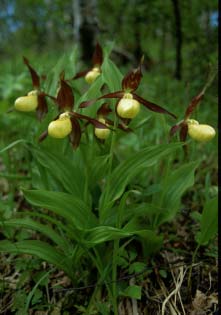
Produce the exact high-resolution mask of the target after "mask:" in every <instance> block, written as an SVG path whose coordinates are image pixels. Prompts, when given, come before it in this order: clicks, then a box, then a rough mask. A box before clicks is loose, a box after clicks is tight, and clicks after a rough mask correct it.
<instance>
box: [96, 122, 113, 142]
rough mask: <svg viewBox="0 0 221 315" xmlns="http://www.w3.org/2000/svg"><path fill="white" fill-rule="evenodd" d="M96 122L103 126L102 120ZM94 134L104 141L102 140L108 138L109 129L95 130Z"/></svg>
mask: <svg viewBox="0 0 221 315" xmlns="http://www.w3.org/2000/svg"><path fill="white" fill-rule="evenodd" d="M98 121H99V122H101V123H103V124H105V119H104V118H99V119H98ZM94 133H95V135H96V137H97V138H98V139H101V140H104V139H107V138H108V137H109V135H110V129H108V128H106V129H105V128H103V129H101V128H95V129H94Z"/></svg>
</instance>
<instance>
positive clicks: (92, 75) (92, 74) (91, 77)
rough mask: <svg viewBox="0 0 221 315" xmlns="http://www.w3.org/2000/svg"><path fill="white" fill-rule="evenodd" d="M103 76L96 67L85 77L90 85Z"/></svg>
mask: <svg viewBox="0 0 221 315" xmlns="http://www.w3.org/2000/svg"><path fill="white" fill-rule="evenodd" d="M100 74H101V72H100V69H99V68H97V67H94V68H93V69H92V70H90V71H89V72H88V73H87V74H86V76H85V81H86V82H87V83H88V84H92V83H93V82H94V81H95V79H96V78H97V77H98V76H99V75H100Z"/></svg>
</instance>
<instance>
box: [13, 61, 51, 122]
mask: <svg viewBox="0 0 221 315" xmlns="http://www.w3.org/2000/svg"><path fill="white" fill-rule="evenodd" d="M23 61H24V63H25V65H26V66H27V67H28V69H29V72H30V75H31V79H32V86H33V90H32V91H30V92H28V94H27V95H26V96H21V97H19V98H17V99H16V100H15V109H16V110H18V111H21V112H31V111H36V113H37V118H38V119H39V120H42V118H43V117H44V116H45V115H46V113H47V112H48V107H47V102H46V98H45V97H46V94H45V93H44V92H43V91H41V89H40V76H39V75H38V74H37V72H36V71H35V69H34V68H33V67H32V66H31V65H30V63H29V61H28V59H27V58H25V57H23ZM41 79H45V77H44V76H41Z"/></svg>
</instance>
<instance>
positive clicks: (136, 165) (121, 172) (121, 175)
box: [100, 143, 182, 217]
mask: <svg viewBox="0 0 221 315" xmlns="http://www.w3.org/2000/svg"><path fill="white" fill-rule="evenodd" d="M181 145H182V144H181V143H173V144H166V145H154V146H149V147H147V148H145V149H143V150H141V151H139V152H136V153H134V154H133V155H132V156H130V157H129V158H128V159H127V160H125V161H123V162H121V163H120V164H119V166H117V167H116V168H115V169H114V170H113V172H112V174H111V176H110V189H109V190H108V191H105V190H104V193H103V194H102V196H101V199H100V205H101V207H102V208H103V209H106V210H107V209H108V208H109V207H110V206H111V205H112V204H113V202H114V201H115V200H117V199H118V198H120V196H121V195H122V194H123V192H124V190H125V187H126V186H127V185H128V183H130V181H131V180H132V179H133V178H134V177H135V176H136V175H137V174H139V173H140V172H141V171H142V170H144V169H146V168H148V167H150V166H153V165H154V164H156V163H157V162H158V161H159V160H160V159H162V158H163V157H164V156H166V155H168V154H170V153H171V152H172V151H175V150H177V149H178V148H180V147H181ZM104 203H105V205H104ZM106 210H104V212H105V211H106ZM104 217H106V215H104Z"/></svg>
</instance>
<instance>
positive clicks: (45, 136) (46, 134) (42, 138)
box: [38, 130, 48, 142]
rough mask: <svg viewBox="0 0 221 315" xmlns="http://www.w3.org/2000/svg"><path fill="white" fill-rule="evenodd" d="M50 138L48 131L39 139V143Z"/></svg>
mask: <svg viewBox="0 0 221 315" xmlns="http://www.w3.org/2000/svg"><path fill="white" fill-rule="evenodd" d="M47 136H48V131H47V130H45V131H44V132H43V133H42V134H41V135H40V137H39V138H38V142H42V141H43V140H44V139H46V138H47Z"/></svg>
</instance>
